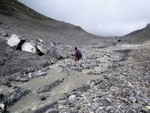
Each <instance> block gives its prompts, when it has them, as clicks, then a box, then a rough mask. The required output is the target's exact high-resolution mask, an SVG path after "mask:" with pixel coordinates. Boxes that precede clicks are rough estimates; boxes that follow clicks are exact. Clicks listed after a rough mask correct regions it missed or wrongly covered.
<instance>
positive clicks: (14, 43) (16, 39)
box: [7, 34, 21, 47]
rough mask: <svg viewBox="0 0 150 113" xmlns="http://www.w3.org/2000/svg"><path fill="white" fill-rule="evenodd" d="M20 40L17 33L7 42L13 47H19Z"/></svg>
mask: <svg viewBox="0 0 150 113" xmlns="http://www.w3.org/2000/svg"><path fill="white" fill-rule="evenodd" d="M20 41H21V40H20V39H19V36H17V35H16V34H12V35H11V37H10V38H9V39H8V41H7V44H8V45H9V46H11V47H17V46H18V44H19V43H20Z"/></svg>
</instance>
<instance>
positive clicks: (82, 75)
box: [0, 35, 150, 113]
mask: <svg viewBox="0 0 150 113" xmlns="http://www.w3.org/2000/svg"><path fill="white" fill-rule="evenodd" d="M12 37H13V38H14V37H15V38H16V37H17V36H14V35H13V36H12ZM17 39H18V40H19V41H18V40H17V41H16V42H14V43H13V44H10V43H9V41H7V43H6V42H5V41H4V42H5V43H6V44H7V45H8V44H9V47H8V49H10V51H11V50H14V51H19V52H23V53H22V54H28V55H27V56H30V55H31V54H32V55H33V54H35V56H36V57H37V56H38V58H37V62H36V63H35V62H34V64H36V65H38V64H40V63H41V62H42V63H43V65H42V68H39V67H38V66H37V67H30V66H32V64H30V66H28V65H26V67H30V68H27V70H26V71H25V70H23V69H22V68H21V71H15V72H14V70H13V71H12V73H11V74H10V76H6V75H4V74H3V76H2V75H1V80H0V84H1V86H0V112H2V113H6V112H8V113H9V112H10V113H150V43H149V42H146V43H142V44H121V43H118V44H115V45H111V46H104V47H101V45H100V44H97V45H89V46H83V47H80V48H79V49H80V50H81V51H82V53H83V58H82V59H81V60H80V62H79V63H78V64H77V65H74V63H73V58H72V56H71V54H72V53H73V51H74V47H72V46H70V45H61V44H55V43H54V42H51V44H50V46H46V45H47V44H46V43H45V42H43V41H42V40H38V41H37V40H36V41H35V40H34V41H33V40H32V41H31V40H27V41H26V40H25V39H24V41H23V42H21V43H22V44H21V45H22V46H20V45H19V44H20V39H19V38H18V37H17ZM11 42H13V41H11ZM15 43H17V44H16V45H17V46H16V45H15ZM33 43H34V44H33ZM23 44H24V45H23ZM25 44H28V45H31V46H28V47H30V48H26V47H25V46H26V45H25ZM11 45H12V46H13V47H10V46H11ZM18 47H19V49H18ZM21 47H22V48H21ZM48 50H51V51H48ZM24 51H25V53H24ZM50 52H51V53H50ZM52 53H53V54H52ZM47 54H49V55H48V56H47ZM13 55H14V54H13ZM50 55H51V56H50ZM39 57H40V58H41V59H44V60H41V61H39V60H40V59H39ZM1 61H2V60H1ZM1 63H2V64H3V62H1ZM16 68H18V67H16Z"/></svg>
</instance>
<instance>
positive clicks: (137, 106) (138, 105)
mask: <svg viewBox="0 0 150 113" xmlns="http://www.w3.org/2000/svg"><path fill="white" fill-rule="evenodd" d="M131 107H132V108H135V109H138V108H141V107H142V105H141V104H139V103H133V104H132V105H131Z"/></svg>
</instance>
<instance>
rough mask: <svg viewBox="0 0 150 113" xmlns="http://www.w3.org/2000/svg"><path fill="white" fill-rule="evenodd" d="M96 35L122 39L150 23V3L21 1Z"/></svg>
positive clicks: (134, 0)
mask: <svg viewBox="0 0 150 113" xmlns="http://www.w3.org/2000/svg"><path fill="white" fill-rule="evenodd" d="M19 1H21V2H22V3H24V4H25V5H27V6H29V7H31V8H32V9H34V10H36V11H38V12H40V13H41V14H44V15H46V16H48V17H51V18H53V19H56V20H59V21H65V22H68V23H71V24H74V25H77V26H81V27H82V28H83V29H84V30H85V31H87V32H90V33H92V34H95V35H103V36H122V35H126V34H128V33H130V32H132V31H134V30H137V29H141V28H143V27H145V26H146V25H147V24H148V23H150V0H19Z"/></svg>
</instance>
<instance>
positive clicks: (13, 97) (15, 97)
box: [3, 87, 30, 106]
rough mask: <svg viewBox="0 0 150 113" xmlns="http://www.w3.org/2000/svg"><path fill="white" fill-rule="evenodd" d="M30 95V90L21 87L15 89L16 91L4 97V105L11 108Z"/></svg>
mask: <svg viewBox="0 0 150 113" xmlns="http://www.w3.org/2000/svg"><path fill="white" fill-rule="evenodd" d="M28 93H30V91H29V90H27V89H23V88H20V87H15V91H14V92H12V93H10V94H9V95H7V96H5V97H4V100H3V103H4V104H5V105H7V106H11V105H13V104H14V103H16V102H17V101H19V100H20V99H21V98H22V97H23V96H26V95H27V94H28Z"/></svg>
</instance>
